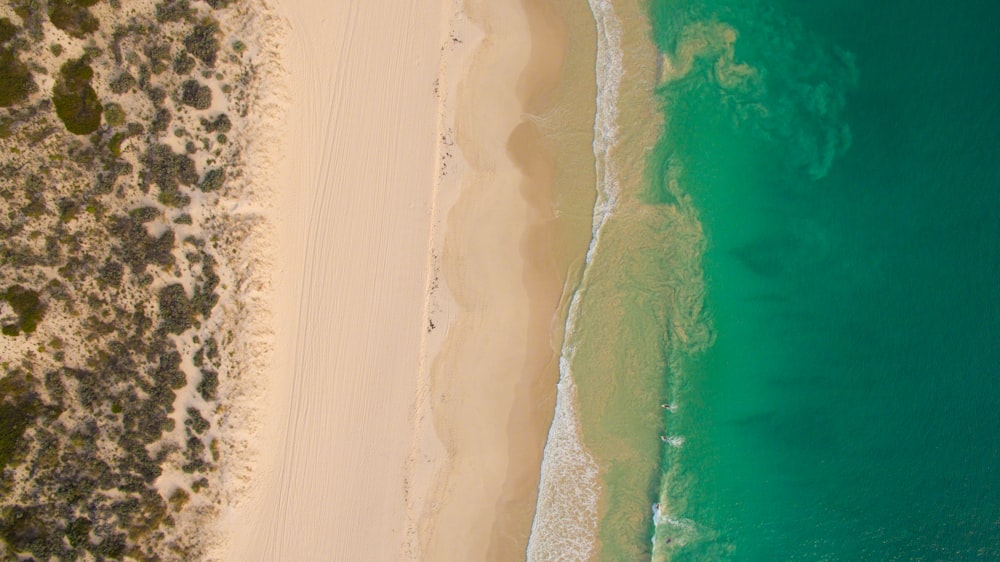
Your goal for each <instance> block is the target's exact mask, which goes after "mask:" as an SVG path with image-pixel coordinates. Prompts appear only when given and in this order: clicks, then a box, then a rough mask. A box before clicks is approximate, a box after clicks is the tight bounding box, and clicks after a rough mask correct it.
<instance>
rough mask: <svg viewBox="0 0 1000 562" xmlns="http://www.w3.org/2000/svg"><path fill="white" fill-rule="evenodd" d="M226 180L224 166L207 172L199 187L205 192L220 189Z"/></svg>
mask: <svg viewBox="0 0 1000 562" xmlns="http://www.w3.org/2000/svg"><path fill="white" fill-rule="evenodd" d="M225 181H226V172H225V170H223V169H222V168H215V169H212V170H209V171H207V172H205V177H204V179H202V180H201V183H199V184H198V188H199V189H201V190H202V191H205V192H210V191H218V190H219V188H221V187H222V185H223V183H225Z"/></svg>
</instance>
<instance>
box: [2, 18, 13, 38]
mask: <svg viewBox="0 0 1000 562" xmlns="http://www.w3.org/2000/svg"><path fill="white" fill-rule="evenodd" d="M15 35H17V26H16V25H14V24H13V23H12V22H11V21H10V19H9V18H0V43H6V42H7V41H10V39H11V38H12V37H14V36H15Z"/></svg>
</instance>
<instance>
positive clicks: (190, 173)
mask: <svg viewBox="0 0 1000 562" xmlns="http://www.w3.org/2000/svg"><path fill="white" fill-rule="evenodd" d="M144 160H145V161H144V164H145V165H146V168H147V170H148V171H149V173H150V179H151V180H152V181H153V183H155V184H156V185H158V186H159V187H160V188H161V189H169V188H174V189H176V188H177V185H178V184H183V185H191V184H194V183H196V182H197V181H198V172H197V170H196V168H195V165H194V160H192V159H191V158H190V157H189V156H188V155H186V154H177V153H175V152H174V151H173V149H172V148H170V147H169V146H167V145H165V144H154V145H152V146H150V147H149V150H147V151H146V156H145V158H144Z"/></svg>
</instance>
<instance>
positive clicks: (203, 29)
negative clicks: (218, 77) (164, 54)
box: [184, 19, 219, 66]
mask: <svg viewBox="0 0 1000 562" xmlns="http://www.w3.org/2000/svg"><path fill="white" fill-rule="evenodd" d="M218 33H219V24H218V23H217V22H216V21H215V20H212V19H205V20H202V21H201V22H200V23H198V24H197V25H195V26H194V30H192V31H191V34H190V35H188V36H187V37H185V38H184V46H185V47H187V50H188V52H189V53H191V54H192V55H194V57H195V58H197V59H199V60H201V61H202V62H204V63H205V64H207V65H209V66H214V65H215V59H216V57H217V56H218V53H219V39H218V37H217V35H218Z"/></svg>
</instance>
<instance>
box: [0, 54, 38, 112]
mask: <svg viewBox="0 0 1000 562" xmlns="http://www.w3.org/2000/svg"><path fill="white" fill-rule="evenodd" d="M36 91H38V86H37V85H36V84H35V79H34V78H33V77H32V76H31V71H30V70H28V66H27V65H26V64H24V63H23V62H21V60H20V59H19V58H18V56H17V53H16V52H15V51H14V50H13V49H10V48H7V47H0V107H10V106H12V105H14V104H16V103H20V102H22V101H24V100H25V99H27V97H28V96H29V95H31V94H33V93H35V92H36Z"/></svg>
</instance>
